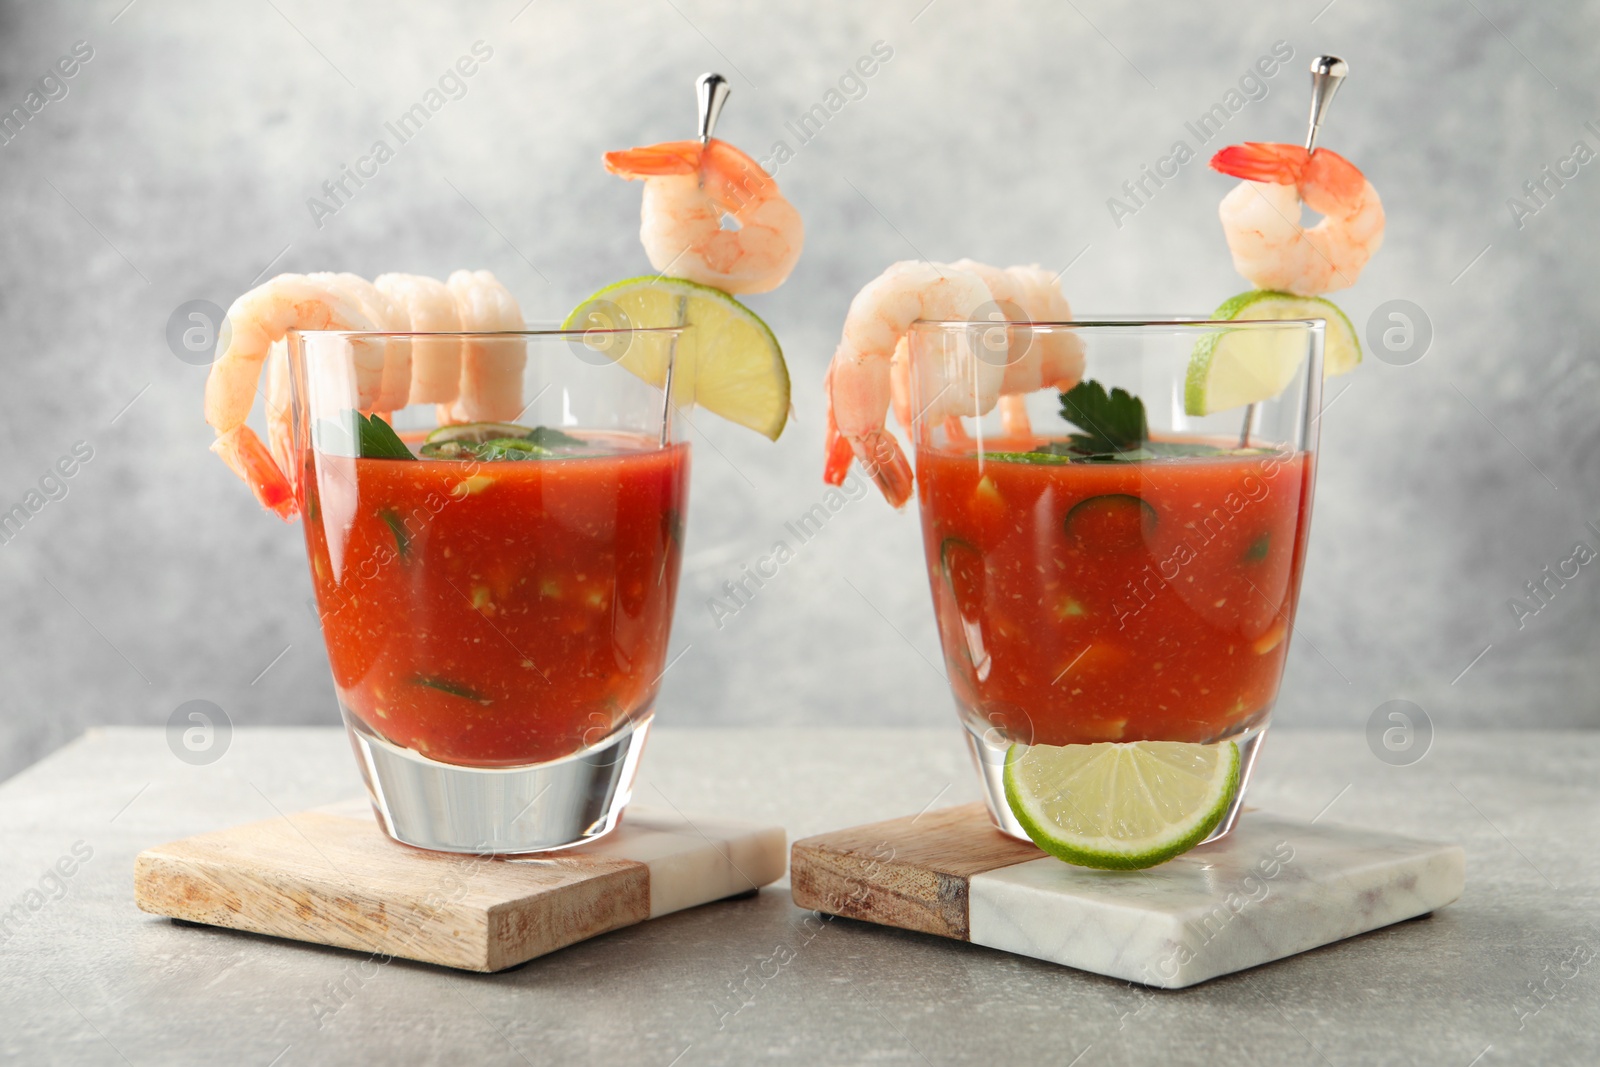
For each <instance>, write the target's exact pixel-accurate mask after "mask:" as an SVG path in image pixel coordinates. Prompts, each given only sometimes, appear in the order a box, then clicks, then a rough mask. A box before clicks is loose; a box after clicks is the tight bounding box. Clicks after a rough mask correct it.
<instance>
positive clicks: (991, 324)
mask: <svg viewBox="0 0 1600 1067" xmlns="http://www.w3.org/2000/svg"><path fill="white" fill-rule="evenodd" d="M1327 324H1328V320H1327V319H1323V318H1315V319H1208V318H1205V317H1203V316H1202V317H1185V316H1174V317H1172V318H1154V317H1150V316H1143V315H1140V316H1129V317H1125V318H1116V317H1109V318H1108V317H1101V318H1094V319H1071V320H1062V319H1038V320H1034V319H1005V320H1001V319H917V320H916V321H914V322H913V323H912V324H911V327H910V328H911V329H912V330H915V331H918V332H924V333H933V332H935V331H951V332H954V331H959V330H989V329H993V328H995V327H996V326H1003V327H1010V328H1014V329H1029V330H1077V329H1084V328H1094V329H1111V328H1117V329H1129V328H1135V327H1158V328H1159V327H1173V326H1177V327H1187V328H1208V329H1219V330H1221V329H1228V330H1238V329H1258V328H1261V327H1267V326H1273V327H1283V326H1300V327H1306V328H1309V329H1319V328H1325V327H1326V326H1327Z"/></svg>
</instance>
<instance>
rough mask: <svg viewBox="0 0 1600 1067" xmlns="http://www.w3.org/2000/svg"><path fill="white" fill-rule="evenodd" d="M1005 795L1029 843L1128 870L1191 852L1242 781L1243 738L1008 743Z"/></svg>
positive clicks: (1079, 861)
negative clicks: (1204, 742)
mask: <svg viewBox="0 0 1600 1067" xmlns="http://www.w3.org/2000/svg"><path fill="white" fill-rule="evenodd" d="M1005 785H1006V801H1007V803H1009V804H1010V805H1011V812H1012V814H1013V815H1015V816H1016V817H1017V821H1018V822H1020V823H1022V828H1023V829H1024V830H1026V831H1027V832H1028V836H1029V837H1031V838H1033V843H1034V844H1036V845H1038V846H1039V847H1040V848H1042V849H1044V850H1045V851H1046V852H1048V853H1050V854H1051V855H1052V856H1055V857H1057V858H1059V859H1063V860H1066V861H1067V862H1068V863H1073V864H1076V865H1078V866H1079V867H1100V868H1104V869H1107V870H1122V871H1132V870H1139V869H1140V868H1143V867H1154V866H1155V865H1156V864H1158V863H1164V862H1166V861H1167V860H1169V859H1171V858H1172V857H1174V856H1176V855H1178V854H1180V853H1183V852H1187V851H1189V850H1190V849H1191V848H1193V847H1194V846H1195V845H1198V844H1199V843H1200V842H1201V841H1204V840H1205V838H1206V835H1207V834H1209V833H1210V832H1211V831H1212V830H1214V829H1216V827H1217V824H1218V823H1220V822H1221V821H1222V816H1223V815H1224V814H1225V813H1226V812H1227V810H1228V804H1229V802H1230V801H1231V800H1232V799H1233V794H1234V790H1236V789H1237V788H1238V787H1239V746H1238V745H1236V744H1234V743H1233V742H1232V741H1227V742H1224V743H1222V744H1219V745H1193V744H1185V743H1183V742H1180V741H1132V742H1128V743H1126V744H1118V743H1114V742H1109V741H1108V742H1100V743H1097V744H1092V745H1032V746H1028V745H1013V746H1012V747H1011V750H1010V751H1009V752H1008V753H1007V754H1006V767H1005Z"/></svg>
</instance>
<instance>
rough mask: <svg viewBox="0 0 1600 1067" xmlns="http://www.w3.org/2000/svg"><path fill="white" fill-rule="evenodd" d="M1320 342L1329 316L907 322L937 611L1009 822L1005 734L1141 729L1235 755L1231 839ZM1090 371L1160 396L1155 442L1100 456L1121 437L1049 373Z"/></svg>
mask: <svg viewBox="0 0 1600 1067" xmlns="http://www.w3.org/2000/svg"><path fill="white" fill-rule="evenodd" d="M1322 340H1323V323H1322V321H1321V320H1312V321H1303V322H1302V321H1292V322H1291V321H1274V322H1208V321H1196V320H1176V319H1174V320H1170V321H1161V320H1138V321H1134V320H1128V321H1096V322H1072V323H1048V322H1040V323H1011V324H1005V323H995V322H919V323H917V324H915V325H914V326H913V327H912V330H911V337H910V345H909V348H910V371H911V373H910V378H911V397H912V405H913V412H914V414H915V416H916V417H915V419H914V421H913V430H912V433H913V438H914V440H915V445H916V466H917V495H918V501H919V504H920V509H921V514H922V529H923V541H924V547H925V550H926V557H927V566H928V577H929V581H930V583H931V585H932V590H933V603H934V611H935V614H936V616H937V620H938V626H939V636H940V641H941V643H942V645H943V648H944V656H945V664H946V668H947V673H948V676H949V680H950V688H951V692H952V694H953V696H954V697H955V702H956V707H957V710H958V712H959V714H960V717H961V721H962V724H963V725H964V726H965V727H966V735H967V740H968V742H969V744H970V746H971V750H972V754H973V757H974V759H975V761H976V763H977V766H978V770H979V772H980V774H981V775H982V777H983V783H984V792H985V797H986V799H987V801H988V805H989V812H990V814H991V816H992V817H993V819H994V822H995V824H996V825H997V826H998V827H999V828H1000V829H1001V830H1003V831H1004V832H1006V833H1008V834H1010V835H1011V836H1013V837H1018V838H1022V839H1024V840H1025V839H1026V838H1027V835H1026V833H1024V831H1023V829H1022V827H1021V825H1020V824H1019V823H1018V822H1017V820H1016V818H1015V817H1014V816H1013V815H1012V813H1011V810H1010V807H1009V805H1008V804H1007V802H1006V798H1005V789H1004V786H1003V783H1002V775H1003V770H1004V766H1005V760H1006V754H1007V752H1008V750H1009V749H1010V748H1011V746H1012V745H1031V744H1049V745H1066V744H1081V743H1092V742H1097V741H1138V740H1155V741H1183V742H1194V743H1204V744H1220V743H1226V742H1236V743H1237V744H1238V745H1239V749H1240V778H1239V788H1238V790H1237V792H1236V795H1235V796H1234V798H1233V802H1232V804H1231V806H1230V808H1229V810H1228V813H1227V815H1226V816H1225V817H1224V819H1223V821H1222V822H1221V824H1220V825H1219V826H1218V828H1217V830H1216V831H1215V832H1214V833H1213V834H1212V836H1211V838H1210V839H1212V840H1214V839H1215V838H1217V837H1221V836H1222V835H1224V834H1226V833H1228V831H1230V830H1231V829H1232V828H1233V825H1234V822H1235V820H1236V819H1237V817H1238V811H1239V807H1240V805H1241V803H1242V801H1243V798H1244V790H1245V784H1246V782H1247V781H1248V779H1249V774H1250V770H1251V767H1252V765H1253V763H1254V761H1255V757H1256V754H1257V751H1258V748H1259V745H1260V742H1261V739H1262V736H1263V734H1264V731H1265V730H1266V728H1267V722H1268V719H1269V717H1270V716H1271V714H1272V708H1273V704H1274V702H1275V701H1276V699H1277V696H1278V685H1279V681H1280V679H1281V678H1282V674H1283V666H1284V661H1285V657H1286V655H1287V652H1288V646H1289V638H1290V635H1291V633H1292V629H1293V620H1294V612H1295V605H1296V600H1297V598H1298V595H1299V586H1300V572H1301V566H1302V563H1303V561H1304V557H1305V546H1306V533H1307V529H1308V527H1309V524H1310V519H1311V496H1312V484H1313V481H1314V478H1315V472H1316V467H1315V462H1314V460H1315V452H1316V443H1317V425H1316V412H1317V411H1318V409H1319V406H1320V404H1321V382H1322ZM1218 352H1225V354H1224V355H1218V356H1215V358H1214V359H1211V358H1208V355H1207V354H1208V353H1213V354H1214V353H1218ZM1078 359H1082V360H1083V363H1084V367H1083V375H1082V377H1083V380H1084V381H1085V382H1088V381H1095V382H1099V383H1100V384H1101V385H1102V386H1104V388H1105V389H1106V390H1107V392H1108V395H1112V396H1114V394H1112V393H1111V391H1112V390H1113V389H1114V388H1121V389H1123V390H1126V391H1127V392H1128V393H1130V394H1132V395H1133V396H1134V397H1137V398H1139V399H1140V400H1142V401H1143V406H1144V412H1145V419H1146V422H1147V426H1148V438H1149V440H1148V443H1147V444H1146V445H1145V446H1144V447H1143V448H1142V450H1141V451H1139V452H1135V453H1131V454H1122V455H1120V456H1119V458H1117V459H1115V460H1106V459H1103V458H1102V459H1093V458H1087V454H1092V453H1093V452H1094V451H1095V449H1096V448H1099V447H1102V445H1103V442H1104V439H1105V438H1106V437H1107V436H1112V437H1114V436H1116V428H1115V427H1095V428H1092V429H1091V428H1090V427H1085V426H1081V425H1075V424H1070V423H1069V422H1068V421H1067V419H1066V418H1065V417H1064V415H1063V408H1064V404H1063V394H1062V393H1061V392H1060V391H1059V390H1058V389H1057V388H1056V387H1055V386H1056V382H1055V381H1051V380H1047V379H1050V378H1052V377H1059V374H1060V368H1061V367H1063V366H1065V367H1071V366H1072V365H1073V364H1074V362H1075V361H1076V360H1078ZM1218 361H1221V362H1218ZM1224 362H1225V363H1226V364H1227V365H1228V366H1227V367H1222V363H1224ZM1214 363H1215V364H1216V366H1213V364H1214ZM1052 366H1054V367H1055V368H1056V369H1055V370H1051V369H1050V368H1051V367H1052ZM1219 368H1220V369H1219ZM1213 372H1215V373H1213ZM1208 375H1209V377H1208ZM1069 377H1070V375H1069ZM1042 379H1043V380H1042ZM1001 382H1003V383H1004V388H1005V390H1006V391H1007V392H1008V393H1012V392H1013V391H1015V392H1014V395H1008V396H1006V397H1004V398H1003V399H1001V400H1000V401H999V402H998V403H997V402H996V401H995V399H994V398H995V392H996V391H997V388H998V383H1001ZM1247 399H1248V400H1255V401H1256V402H1254V403H1248V404H1247V403H1245V402H1244V401H1245V400H1247ZM1235 401H1237V402H1235ZM1219 405H1223V406H1224V407H1223V410H1217V411H1211V410H1210V409H1211V408H1214V407H1217V406H1219ZM1078 410H1079V411H1080V412H1082V410H1083V409H1082V408H1079V409H1078ZM1120 410H1121V411H1122V413H1123V415H1122V418H1121V420H1120V421H1126V417H1127V412H1128V407H1127V404H1126V403H1124V404H1123V406H1122V408H1121V409H1120ZM1191 411H1207V412H1209V413H1206V414H1191V413H1190V412H1191ZM1024 413H1025V415H1026V418H1025V419H1024V418H1023V415H1024ZM1100 417H1101V418H1104V415H1101V416H1100ZM1090 421H1093V420H1090ZM1113 421H1117V420H1113ZM1097 431H1098V432H1097ZM1072 434H1078V435H1080V440H1079V442H1078V444H1077V446H1076V447H1074V446H1073V442H1072V440H1071V437H1070V435H1072ZM1097 441H1099V442H1101V444H1096V442H1097ZM1041 449H1044V450H1053V451H1054V453H1056V454H1041V453H1040V451H1038V450H1041Z"/></svg>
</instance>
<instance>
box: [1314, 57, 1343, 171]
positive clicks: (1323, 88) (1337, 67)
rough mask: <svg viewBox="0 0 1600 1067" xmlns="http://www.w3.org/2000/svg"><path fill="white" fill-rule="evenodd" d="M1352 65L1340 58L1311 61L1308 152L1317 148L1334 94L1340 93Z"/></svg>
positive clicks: (1321, 58) (1320, 58)
mask: <svg viewBox="0 0 1600 1067" xmlns="http://www.w3.org/2000/svg"><path fill="white" fill-rule="evenodd" d="M1349 73H1350V65H1349V64H1348V63H1346V62H1345V61H1344V60H1342V59H1340V58H1339V57H1338V56H1318V57H1317V58H1316V59H1313V60H1312V61H1311V128H1310V129H1309V130H1307V131H1306V151H1307V152H1313V151H1315V150H1316V147H1317V134H1319V133H1321V132H1322V120H1323V118H1324V117H1325V116H1326V115H1327V114H1328V105H1329V104H1331V103H1333V94H1334V93H1337V92H1338V91H1339V85H1340V83H1342V82H1343V81H1344V76H1345V75H1346V74H1349Z"/></svg>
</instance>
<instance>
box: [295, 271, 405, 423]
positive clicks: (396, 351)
mask: <svg viewBox="0 0 1600 1067" xmlns="http://www.w3.org/2000/svg"><path fill="white" fill-rule="evenodd" d="M307 277H308V278H311V279H312V280H314V281H319V282H322V283H324V284H326V285H328V286H330V287H332V288H334V289H337V290H339V291H341V292H343V293H344V294H345V295H346V296H348V297H349V298H350V299H352V300H354V301H355V302H356V303H358V304H360V305H361V307H362V308H363V309H364V310H365V311H366V313H367V318H368V319H369V320H370V321H371V322H372V329H374V330H405V329H406V323H407V321H408V320H409V315H407V314H406V313H405V312H403V311H401V310H400V309H399V308H397V307H396V306H395V303H394V301H392V300H390V299H389V297H387V296H386V295H384V293H383V292H382V291H380V290H379V289H378V287H377V286H375V285H373V284H372V283H371V282H369V281H367V280H366V279H365V278H363V277H361V275H359V274H349V273H339V274H329V273H325V272H323V273H317V274H309V275H307ZM366 343H368V344H371V345H373V346H374V347H375V348H376V349H377V350H378V351H380V352H381V353H382V358H383V377H382V379H381V380H380V381H379V383H378V391H377V395H375V396H368V395H367V394H366V393H365V392H363V393H362V396H361V407H362V408H363V409H371V410H373V411H398V410H400V409H401V408H403V407H405V406H406V403H407V402H408V400H409V396H410V393H411V344H410V342H409V341H407V340H404V339H400V338H387V339H385V340H383V341H381V342H378V341H374V342H366Z"/></svg>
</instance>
